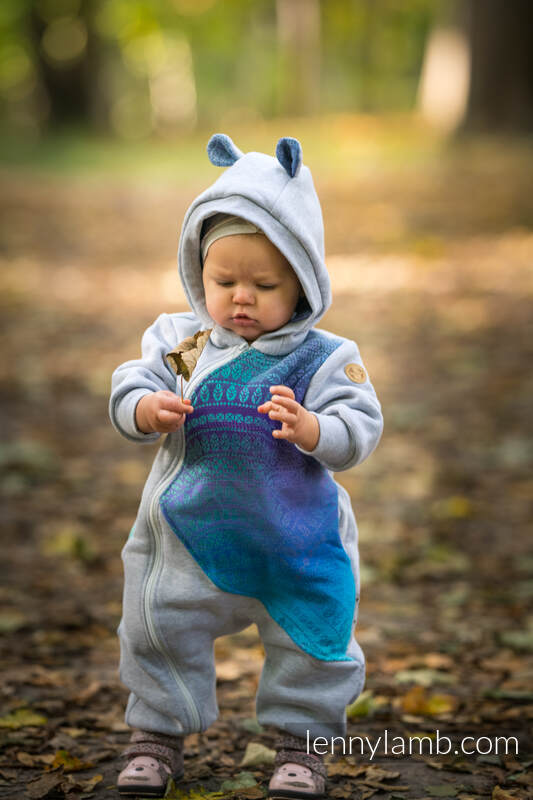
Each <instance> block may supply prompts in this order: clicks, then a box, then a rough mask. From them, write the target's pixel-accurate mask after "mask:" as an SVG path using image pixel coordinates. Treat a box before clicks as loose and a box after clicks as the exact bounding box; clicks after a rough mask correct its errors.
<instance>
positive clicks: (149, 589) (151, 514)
mask: <svg viewBox="0 0 533 800" xmlns="http://www.w3.org/2000/svg"><path fill="white" fill-rule="evenodd" d="M249 347H250V345H249V344H247V343H246V344H240V345H236V346H235V347H232V348H231V350H230V352H229V353H226V354H225V355H224V357H223V358H220V359H217V361H215V362H212V363H211V364H209V366H206V367H205V368H204V369H203V370H201V371H200V372H199V373H198V374H197V375H194V376H192V377H191V380H190V381H189V383H188V384H187V387H186V388H185V391H184V397H189V396H190V394H191V393H192V390H193V388H194V387H195V386H196V385H197V384H198V383H199V382H200V381H201V380H202V379H203V378H204V377H206V375H208V374H209V373H210V372H214V370H215V369H216V368H217V367H220V366H223V365H224V364H225V363H226V362H228V361H231V360H232V359H233V358H234V357H235V356H236V355H237V354H238V353H239V352H242V351H244V350H246V349H248V348H249ZM179 433H180V438H179V444H178V447H179V450H178V452H179V458H178V463H177V465H176V464H175V460H174V459H172V460H171V466H170V468H169V469H168V470H167V471H166V472H165V474H164V475H163V477H162V478H161V480H160V481H159V483H158V484H157V486H156V488H155V490H154V493H153V496H152V501H151V503H150V506H149V510H148V525H149V527H150V529H151V531H152V535H153V542H154V553H153V558H152V563H151V565H150V569H149V573H148V577H147V579H146V582H145V590H144V598H143V616H144V623H145V625H144V627H145V630H146V633H147V635H148V639H149V641H150V644H151V646H152V648H153V649H154V650H156V651H157V652H158V653H159V654H160V655H161V656H162V658H163V660H164V661H165V663H166V665H167V667H168V669H169V672H170V673H171V675H172V677H173V678H174V682H175V683H176V685H177V686H178V689H179V690H180V692H181V694H182V696H183V697H184V699H185V702H186V705H187V708H188V710H189V717H190V720H191V721H192V723H193V727H194V728H196V729H197V730H200V728H201V719H200V714H199V712H198V708H197V707H196V703H195V702H194V698H193V696H192V695H191V693H190V691H189V689H188V688H187V686H186V684H185V681H184V680H183V678H182V677H181V675H180V673H179V670H178V668H177V666H176V664H174V662H173V661H172V659H171V657H170V654H169V653H168V651H167V649H166V648H165V646H164V645H163V643H162V642H161V640H160V639H159V636H158V634H157V631H156V628H155V624H154V620H153V617H152V609H151V605H152V598H153V593H154V588H155V585H156V583H157V579H158V577H159V573H160V571H161V568H162V566H163V555H162V547H161V540H162V535H163V534H162V530H161V527H160V525H159V522H158V519H157V513H158V510H159V500H160V498H161V495H162V494H163V492H164V491H165V490H166V489H167V488H168V486H169V485H170V484H171V482H172V481H173V480H174V478H175V477H176V475H177V474H178V473H179V471H180V470H181V467H182V465H183V461H184V458H185V433H184V431H183V426H182V427H181V428H180V429H179Z"/></svg>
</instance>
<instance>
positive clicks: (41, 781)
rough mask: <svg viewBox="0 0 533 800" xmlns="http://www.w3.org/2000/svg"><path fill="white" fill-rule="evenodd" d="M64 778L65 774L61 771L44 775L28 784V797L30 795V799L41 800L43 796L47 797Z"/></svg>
mask: <svg viewBox="0 0 533 800" xmlns="http://www.w3.org/2000/svg"><path fill="white" fill-rule="evenodd" d="M63 780H64V775H63V774H62V773H59V772H53V773H49V774H48V775H42V776H41V777H40V778H38V779H37V780H36V781H32V782H31V783H29V784H28V785H27V786H26V797H29V798H30V800H40V798H41V797H46V796H47V795H48V794H49V793H50V792H51V791H52V790H53V789H56V788H57V787H58V786H59V785H60V784H61V783H62V782H63Z"/></svg>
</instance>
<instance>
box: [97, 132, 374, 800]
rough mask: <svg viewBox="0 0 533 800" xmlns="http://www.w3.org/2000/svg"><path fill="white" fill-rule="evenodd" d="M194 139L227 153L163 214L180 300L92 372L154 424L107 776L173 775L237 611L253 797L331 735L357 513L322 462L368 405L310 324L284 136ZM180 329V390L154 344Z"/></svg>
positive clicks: (310, 259)
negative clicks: (268, 151)
mask: <svg viewBox="0 0 533 800" xmlns="http://www.w3.org/2000/svg"><path fill="white" fill-rule="evenodd" d="M208 155H209V158H210V160H211V162H212V163H213V164H215V165H217V166H225V167H228V169H226V170H225V172H224V173H223V174H222V175H221V176H220V177H219V179H218V180H217V181H216V182H215V183H214V184H213V185H212V186H211V187H210V188H208V189H207V190H206V191H205V192H203V193H202V194H201V195H200V196H199V197H197V198H196V200H195V201H194V202H193V203H192V205H191V206H190V208H189V210H188V211H187V214H186V216H185V220H184V223H183V229H182V234H181V238H180V245H179V253H178V265H179V272H180V277H181V280H182V283H183V287H184V290H185V293H186V296H187V299H188V301H189V304H190V306H191V308H192V311H191V312H182V313H173V314H161V316H160V317H158V319H157V320H156V321H155V322H154V324H153V325H152V326H151V327H150V328H148V330H147V331H146V332H145V334H144V336H143V341H142V358H140V359H138V360H133V361H127V362H126V363H125V364H122V365H121V366H120V367H118V368H117V369H116V370H115V372H114V373H113V378H112V393H111V400H110V406H109V409H110V416H111V420H112V422H113V425H114V426H115V428H116V429H117V431H118V432H119V433H120V434H122V435H123V436H125V437H126V438H127V439H129V440H131V441H134V442H146V443H150V442H154V441H156V440H157V439H159V437H160V436H161V434H167V436H166V437H165V439H164V441H163V443H162V446H161V447H160V449H159V451H158V453H157V456H156V458H155V461H154V464H153V466H152V470H151V472H150V475H149V477H148V479H147V482H146V485H145V487H144V491H143V495H142V499H141V503H140V506H139V510H138V513H137V518H136V521H135V524H134V526H133V528H132V532H131V534H130V537H129V539H128V542H127V544H126V545H125V547H124V550H123V561H124V570H125V589H124V610H123V617H122V621H121V624H120V628H119V636H120V643H121V663H120V674H121V679H122V680H123V682H124V683H125V685H126V686H127V687H128V688H129V690H130V697H129V701H128V706H127V710H126V722H127V723H128V725H129V726H130V727H131V728H132V729H134V730H133V733H132V736H131V742H130V746H129V747H128V749H127V751H126V753H125V757H126V765H125V767H124V769H123V770H122V772H121V773H120V775H119V778H118V784H117V787H118V791H119V792H120V793H121V794H125V795H127V794H130V795H132V794H133V795H135V794H142V795H148V794H150V795H152V796H158V797H160V796H163V794H164V792H165V788H166V784H167V781H168V778H169V777H173V778H174V779H178V778H179V777H181V776H182V774H183V739H184V737H185V736H187V734H190V733H196V732H201V731H205V730H206V729H207V728H208V727H209V726H210V725H211V724H212V723H213V722H214V720H215V719H216V718H217V715H218V707H217V701H216V693H215V665H214V658H213V642H214V639H215V638H216V637H218V636H222V635H226V634H231V633H235V632H237V631H240V630H242V629H243V628H245V627H247V626H248V625H250V624H251V623H255V624H256V625H257V628H258V631H259V635H260V637H261V640H262V643H263V646H264V649H265V663H264V666H263V670H262V674H261V679H260V682H259V686H258V691H257V697H256V707H257V717H258V720H259V722H260V723H261V724H263V725H268V726H274V727H275V729H276V731H277V732H278V734H279V735H278V738H277V740H276V744H275V746H276V758H275V762H274V773H273V775H272V778H271V780H270V783H269V790H268V794H269V796H270V797H274V798H275V797H279V798H281V797H293V798H294V797H303V798H316V797H321V796H322V795H323V794H324V791H325V778H326V771H325V766H324V764H323V762H322V759H321V757H320V756H318V755H317V754H316V753H315V752H313V751H312V748H310V747H309V742H312V741H313V740H314V739H315V738H316V737H318V736H321V737H324V736H325V737H332V736H339V735H341V736H342V735H344V733H345V730H346V714H345V709H346V706H347V705H348V704H349V703H351V702H353V701H354V700H355V698H356V697H357V696H358V695H359V693H360V692H361V690H362V688H363V685H364V678H365V662H364V656H363V653H362V651H361V648H360V646H359V645H358V643H357V641H356V639H355V638H354V627H355V623H356V619H357V610H358V602H359V570H358V552H357V527H356V523H355V518H354V514H353V511H352V508H351V505H350V499H349V496H348V494H347V492H346V491H345V489H344V488H343V487H342V486H340V485H339V484H337V483H336V482H335V480H334V479H333V476H332V473H333V472H335V471H339V470H344V469H348V468H350V467H352V466H354V465H355V464H359V463H360V462H361V461H363V460H364V459H365V458H366V457H367V456H368V455H370V453H371V452H372V451H373V450H374V449H375V447H376V445H377V444H378V441H379V439H380V436H381V432H382V427H383V419H382V415H381V408H380V404H379V402H378V400H377V397H376V394H375V392H374V389H373V387H372V384H371V383H370V381H369V379H368V376H367V373H366V371H365V368H364V366H363V364H362V362H361V358H360V355H359V351H358V348H357V345H356V344H355V343H354V342H352V341H350V340H348V339H344V338H342V337H340V336H336V335H334V334H332V333H329V332H327V331H324V330H319V329H317V328H315V327H314V326H315V325H316V323H318V322H319V320H320V319H321V317H322V316H323V315H324V313H325V312H326V310H327V309H328V307H329V305H330V302H331V294H330V283H329V277H328V274H327V270H326V266H325V263H324V233H323V222H322V213H321V209H320V203H319V201H318V198H317V195H316V192H315V189H314V185H313V180H312V177H311V173H310V172H309V169H308V168H307V167H306V166H304V165H303V163H302V150H301V147H300V144H299V142H298V141H297V140H296V139H291V138H282V139H280V141H279V142H278V145H277V148H276V158H274V157H271V156H268V155H265V154H263V153H255V152H252V153H246V154H243V153H242V152H241V151H240V150H238V148H237V147H236V146H235V145H234V144H233V142H232V141H231V139H229V137H227V136H225V135H223V134H215V135H214V136H212V137H211V139H210V141H209V144H208ZM200 331H202V332H203V334H202V335H201V336H200V337H195V338H194V339H191V338H190V337H194V335H195V334H197V333H198V332H200ZM184 339H188V341H185V342H182V340H184ZM195 344H197V345H198V346H197V347H196V350H195V352H194V357H195V358H196V357H197V361H196V364H195V366H194V368H193V369H192V371H190V373H187V377H188V380H187V381H186V382H185V383H184V384H183V387H184V391H183V396H181V383H180V382H179V381H180V378H178V379H177V377H176V373H175V371H174V369H173V366H172V363H173V360H172V357H171V356H169V358H167V355H168V354H169V353H170V352H171V351H173V350H176V349H177V350H178V351H180V349H181V350H185V349H186V348H187V347H191V346H194V345H195ZM177 380H178V383H177Z"/></svg>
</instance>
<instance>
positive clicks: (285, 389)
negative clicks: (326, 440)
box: [257, 385, 320, 451]
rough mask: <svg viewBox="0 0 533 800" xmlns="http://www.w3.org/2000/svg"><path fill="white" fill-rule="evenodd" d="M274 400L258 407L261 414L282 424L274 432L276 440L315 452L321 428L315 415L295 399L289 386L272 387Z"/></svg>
mask: <svg viewBox="0 0 533 800" xmlns="http://www.w3.org/2000/svg"><path fill="white" fill-rule="evenodd" d="M270 393H271V394H272V399H271V400H267V401H266V403H263V404H262V405H260V406H258V407H257V410H258V411H259V412H260V413H261V414H268V416H269V417H270V419H277V420H279V421H280V422H281V428H276V429H275V430H273V431H272V436H274V437H275V438H276V439H286V440H287V441H288V442H292V443H293V444H297V445H299V446H300V447H301V448H302V449H303V450H308V451H311V450H314V449H315V447H316V446H317V444H318V438H319V435H320V427H319V425H318V420H317V418H316V417H315V415H314V414H311V413H310V412H309V411H307V409H305V408H304V407H303V406H302V405H300V403H298V402H296V400H295V399H294V392H293V391H292V389H291V388H290V387H289V386H282V385H280V386H271V387H270Z"/></svg>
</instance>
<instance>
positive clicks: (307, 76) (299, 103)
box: [276, 0, 320, 114]
mask: <svg viewBox="0 0 533 800" xmlns="http://www.w3.org/2000/svg"><path fill="white" fill-rule="evenodd" d="M276 20H277V35H278V42H279V46H280V53H281V60H282V63H281V65H280V73H279V75H280V84H281V85H280V86H279V109H278V110H279V113H281V114H312V113H314V112H315V111H317V109H318V107H319V104H320V0H276Z"/></svg>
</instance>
